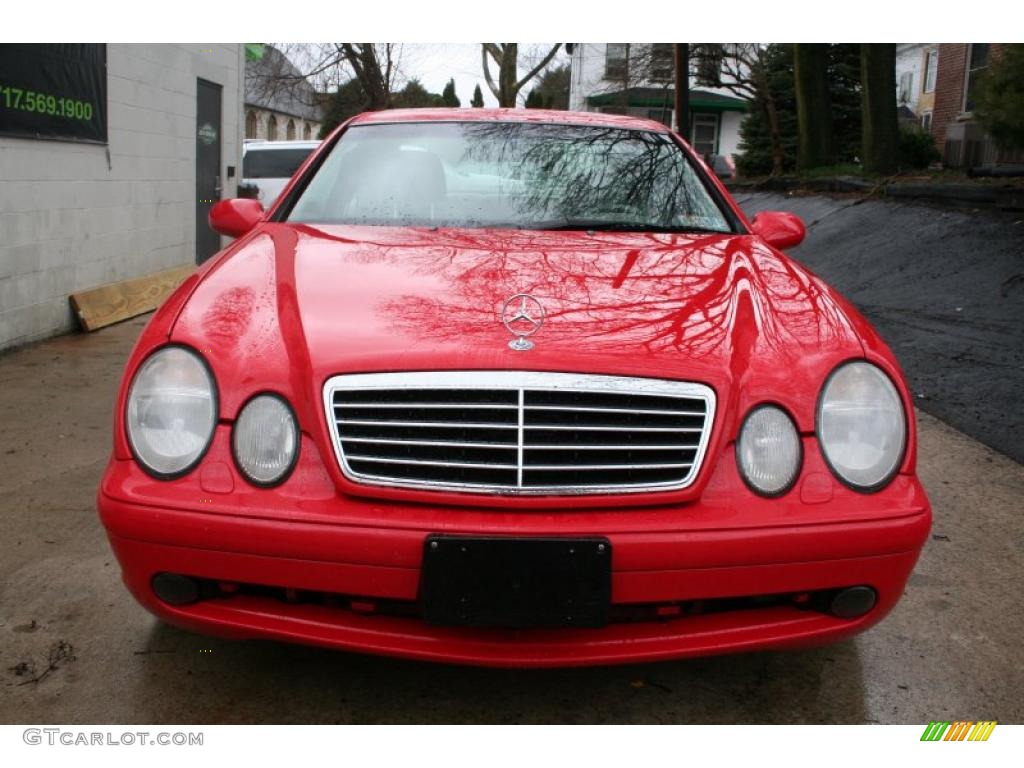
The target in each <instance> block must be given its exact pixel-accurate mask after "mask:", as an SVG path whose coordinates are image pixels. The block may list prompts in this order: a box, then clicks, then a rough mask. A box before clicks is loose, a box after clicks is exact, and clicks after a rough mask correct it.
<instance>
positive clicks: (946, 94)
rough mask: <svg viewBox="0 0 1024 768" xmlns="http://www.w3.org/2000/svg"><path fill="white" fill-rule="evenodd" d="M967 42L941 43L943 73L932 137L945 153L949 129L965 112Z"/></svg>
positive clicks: (939, 78) (938, 83)
mask: <svg viewBox="0 0 1024 768" xmlns="http://www.w3.org/2000/svg"><path fill="white" fill-rule="evenodd" d="M969 48H970V46H969V45H968V44H966V43H943V44H942V45H940V46H939V72H938V75H937V76H936V78H935V108H934V110H933V112H932V138H934V139H935V144H936V146H938V148H939V151H940V152H941V151H942V149H943V146H944V144H945V141H946V129H947V128H948V127H949V126H950V124H951V123H954V122H956V121H957V120H959V119H960V118H961V116H962V113H963V102H964V75H965V72H966V69H965V68H966V66H967V51H968V49H969Z"/></svg>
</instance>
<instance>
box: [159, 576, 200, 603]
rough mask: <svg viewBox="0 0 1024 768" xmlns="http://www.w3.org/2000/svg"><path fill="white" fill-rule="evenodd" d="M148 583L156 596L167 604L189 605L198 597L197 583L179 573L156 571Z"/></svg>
mask: <svg viewBox="0 0 1024 768" xmlns="http://www.w3.org/2000/svg"><path fill="white" fill-rule="evenodd" d="M150 583H151V585H152V587H153V592H155V593H156V596H157V597H159V598H160V599H161V600H163V601H164V602H165V603H167V604H168V605H189V604H191V603H194V602H196V600H198V599H199V584H198V583H196V580H195V579H190V578H189V577H188V576H182V575H181V574H180V573H158V574H157V575H156V576H154V577H153V581H152V582H150Z"/></svg>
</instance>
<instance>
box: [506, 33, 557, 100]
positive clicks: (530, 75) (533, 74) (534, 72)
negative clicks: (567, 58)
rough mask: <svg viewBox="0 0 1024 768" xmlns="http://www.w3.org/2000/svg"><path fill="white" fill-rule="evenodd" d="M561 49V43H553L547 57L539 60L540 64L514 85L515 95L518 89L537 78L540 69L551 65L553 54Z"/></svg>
mask: <svg viewBox="0 0 1024 768" xmlns="http://www.w3.org/2000/svg"><path fill="white" fill-rule="evenodd" d="M561 47H562V44H561V43H555V47H554V48H552V49H551V50H550V51H548V55H547V56H545V57H544V58H543V59H541V62H540V64H538V65H537V66H536V67H534V68H533V69H531V70H530V71H529V72H528V73H527V74H526V77H524V78H523V79H522V80H520V81H519V82H518V83H516V93H519V91H520V89H522V87H523V86H524V85H526V84H527V83H528V82H530V80H532V79H533V78H534V77H536V76H537V73H538V72H540V71H541V70H542V69H544V67H546V66H547V65H548V64H550V63H551V60H552V59H553V58H555V54H556V53H558V49H559V48H561Z"/></svg>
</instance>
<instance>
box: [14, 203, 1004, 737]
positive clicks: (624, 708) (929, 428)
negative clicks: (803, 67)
mask: <svg viewBox="0 0 1024 768" xmlns="http://www.w3.org/2000/svg"><path fill="white" fill-rule="evenodd" d="M762 202H764V203H768V204H772V207H776V206H775V205H774V203H775V201H773V200H771V199H770V198H758V200H757V201H756V204H761V203H762ZM788 202H789V203H791V204H789V205H787V206H786V207H788V208H790V209H792V210H797V212H801V213H803V214H804V215H807V217H808V219H809V220H813V219H814V218H815V217H814V215H808V212H810V213H812V214H813V210H812V209H813V208H814V206H820V210H821V211H822V212H823V213H824V212H827V211H829V210H831V209H832V208H833V206H834V203H833V201H820V202H818V201H816V200H804V201H800V205H799V206H798V205H797V204H796V202H797V201H788ZM753 204H755V203H754V202H750V201H748V205H753ZM873 205H874V204H865V205H863V206H857V207H855V208H852V209H848V210H844V211H840V212H837V213H833V214H832V215H830V216H827V217H824V218H822V220H821V223H820V224H818V225H815V226H814V227H813V228H812V233H811V237H810V238H809V240H808V243H807V245H805V246H803V247H802V248H801V249H800V250H799V251H797V252H796V253H795V255H796V256H798V257H799V258H801V259H805V260H806V261H807V262H808V263H809V264H811V265H812V267H814V268H815V269H816V270H818V271H819V272H820V273H821V274H822V275H823V276H825V277H826V278H827V279H830V280H834V281H835V282H836V284H837V285H840V287H841V288H843V289H844V290H846V291H847V292H848V293H849V295H850V296H851V298H853V299H854V300H855V301H857V302H858V303H859V304H860V305H861V306H862V307H864V308H865V309H866V311H868V313H869V315H871V316H872V317H873V319H876V321H877V322H879V325H880V326H881V327H882V332H883V334H884V335H885V336H886V337H887V338H888V339H889V341H890V342H892V343H893V344H894V346H895V347H896V349H897V354H898V355H899V356H900V358H901V359H902V360H903V363H904V365H905V366H906V367H907V368H908V370H909V371H910V372H911V376H912V377H913V378H914V380H915V389H920V390H922V391H923V393H924V394H926V395H929V397H928V398H927V399H925V400H923V401H922V405H925V406H926V407H933V406H935V405H936V404H937V403H940V402H942V398H941V397H940V395H942V393H944V392H950V393H952V394H951V395H950V398H951V399H950V403H949V407H950V408H951V409H952V412H953V413H956V412H957V411H958V410H965V408H964V403H965V402H966V400H965V399H960V400H957V399H956V397H961V398H963V397H964V395H965V393H966V391H967V390H966V389H963V390H957V389H956V388H955V387H954V385H955V384H956V383H957V382H959V381H960V380H961V379H963V380H965V381H969V382H975V384H974V385H970V386H979V387H985V388H987V389H986V391H989V392H992V393H993V397H994V396H996V395H997V394H998V395H999V396H1000V397H1003V398H1007V399H1003V400H1001V401H1000V402H998V403H997V404H993V405H992V406H991V407H987V406H986V407H981V406H976V409H975V408H967V409H966V412H967V416H969V418H968V419H967V426H968V427H970V428H971V429H974V430H975V432H977V431H978V429H979V428H980V427H985V426H986V425H991V426H992V427H993V429H992V432H991V434H994V435H997V436H998V435H999V434H1003V435H1004V436H1006V437H1007V438H1009V437H1010V436H1012V435H1019V432H1018V431H1017V430H1019V427H1020V408H1019V407H1018V406H1016V402H1015V401H1014V400H1011V399H1008V398H1009V397H1010V394H1011V393H1012V392H1013V391H1014V390H1013V386H1012V384H1013V382H1012V381H1011V378H1012V377H1010V376H1009V375H1008V373H1007V371H1008V367H1009V366H1010V360H1011V359H1012V356H1010V357H1004V356H1002V355H1003V353H1001V352H1000V351H999V349H998V346H999V341H1000V340H1002V341H1003V342H1005V343H1006V344H1009V343H1010V342H1014V341H1015V342H1016V343H1017V347H1016V350H1017V351H1016V354H1017V357H1016V358H1015V359H1016V360H1017V361H1018V366H1019V360H1020V357H1019V354H1020V346H1019V343H1020V339H1021V336H1020V332H1019V330H1016V329H1015V327H1014V324H1015V323H1016V322H1017V320H1019V319H1020V318H1021V316H1022V315H1021V313H1020V312H1019V309H1020V307H1021V303H1020V302H1021V292H1020V291H1019V289H1015V288H1013V287H1012V283H1011V289H1010V292H1009V294H1008V295H1007V296H1006V297H1003V298H1001V299H997V298H995V297H996V296H999V295H1000V294H999V286H1000V285H1002V284H1003V282H1004V281H1005V279H1006V277H1007V276H1008V275H1007V274H1005V273H1006V271H1007V270H1008V269H1011V268H1012V259H1011V256H1012V254H1009V253H1008V252H1007V251H1008V250H1009V249H1010V248H1011V244H1012V243H1015V242H1016V243H1019V242H1020V241H1019V235H1018V234H1017V233H1018V232H1019V231H1020V230H1019V229H1012V227H1014V226H1015V225H1013V224H1012V223H1003V224H1001V225H998V226H997V225H996V224H979V225H978V226H984V227H985V228H986V230H985V231H986V232H987V234H986V236H985V237H984V238H981V239H980V240H979V241H978V242H976V243H974V244H973V245H972V244H971V243H969V242H967V241H964V240H959V241H958V242H959V243H960V246H959V247H957V248H953V247H952V246H949V249H948V250H949V251H950V252H951V253H957V254H961V253H963V254H966V255H961V256H958V257H957V258H959V259H960V261H958V262H957V263H958V264H959V265H960V266H959V267H958V269H960V270H963V271H961V272H959V273H958V274H959V277H958V278H957V280H955V281H953V284H952V285H950V286H949V288H948V292H946V291H947V289H945V288H943V289H942V290H940V289H939V287H938V286H941V285H945V283H943V279H944V278H943V279H940V276H939V275H938V272H939V270H938V269H937V268H936V267H935V266H934V264H933V262H930V261H925V264H924V265H923V266H922V264H920V263H919V261H920V260H925V259H926V256H925V255H919V256H918V257H917V258H916V259H915V258H911V257H910V255H907V257H906V258H902V259H897V258H896V257H893V259H892V260H891V261H886V262H885V263H884V264H881V265H878V266H873V265H872V262H871V260H870V259H869V258H868V257H867V256H866V255H865V254H867V253H869V252H870V251H871V249H872V248H877V247H880V245H881V244H882V242H883V240H885V238H883V236H882V235H881V234H880V233H877V234H876V233H875V232H874V231H869V228H871V227H879V226H880V225H881V224H880V222H881V221H886V220H888V221H890V222H891V226H894V227H897V228H899V227H903V226H907V224H906V222H907V221H908V220H916V219H918V218H921V219H922V220H923V221H929V222H930V221H932V219H933V218H934V217H935V216H936V215H937V214H935V213H934V212H932V211H929V210H927V209H925V210H924V211H920V212H919V211H914V210H912V211H909V212H908V211H900V212H890V211H886V210H884V209H882V210H874V209H873V208H872V207H869V206H873ZM801 207H802V208H803V210H801ZM862 216H863V217H865V218H864V219H863V220H862V219H861V218H860V217H862ZM847 217H849V218H847ZM844 220H846V221H848V222H850V224H851V226H852V228H851V229H849V230H848V232H847V237H848V238H853V237H857V238H861V239H860V242H859V244H857V243H853V242H848V243H844V239H843V237H842V236H841V229H842V222H843V221H844ZM959 221H962V220H961V219H959V218H957V219H951V220H950V222H947V223H942V219H941V218H939V219H938V223H935V224H934V226H935V227H938V228H939V229H938V231H937V232H935V233H932V234H929V233H930V232H932V230H931V229H930V228H929V227H931V226H932V224H928V225H927V226H925V225H922V226H923V232H922V233H921V234H920V235H918V236H917V237H914V236H911V235H910V234H908V235H906V236H904V235H903V234H893V235H892V236H891V237H890V238H889V239H888V240H889V241H891V242H892V243H903V244H904V245H905V246H906V247H909V246H910V245H911V244H913V243H914V242H922V243H923V244H924V245H925V246H926V247H925V252H926V253H930V252H932V251H935V250H937V249H938V248H939V247H940V246H942V247H946V246H945V245H943V243H945V241H946V240H948V239H949V238H952V237H953V232H955V231H956V230H957V227H958V226H962V224H961V225H958V224H957V222H959ZM970 221H973V220H970ZM900 222H903V223H900ZM1008 227H1009V228H1011V229H1010V230H1009V232H1010V234H1007V232H1006V231H1005V229H1004V228H1008ZM943 232H944V233H945V235H942V234H941V233H943ZM1014 238H1016V239H1014ZM990 244H991V246H990ZM989 247H991V248H992V252H991V253H990V254H989V255H988V256H987V257H984V258H983V257H982V256H981V255H980V254H981V252H982V251H985V249H987V248H989ZM1001 249H1006V250H1001ZM894 250H895V249H894ZM905 262H911V263H910V264H906V263H905ZM901 264H902V265H903V266H902V267H901ZM971 264H973V269H974V272H972V271H971V270H970V265H971ZM994 264H995V265H999V269H998V270H996V269H995V267H994V266H993V265H994ZM830 272H831V273H834V274H830ZM933 272H934V273H935V275H934V276H933V277H932V278H931V279H926V278H927V276H928V275H930V274H932V273H933ZM901 275H902V277H901ZM844 281H845V282H847V283H848V285H843V282H844ZM957 283H959V284H960V285H961V286H963V287H962V291H963V293H964V294H965V295H966V294H968V293H970V292H972V291H973V292H974V293H970V296H973V297H975V298H974V299H973V300H972V301H971V302H968V301H967V299H966V298H965V297H964V296H961V295H960V293H959V292H958V291H957V290H956V284H957ZM872 286H874V288H872ZM930 290H936V291H937V293H936V295H935V296H934V297H931V298H929V297H928V296H927V295H926V294H927V292H928V291H930ZM993 291H994V292H995V295H994V296H993V295H991V294H992V292H993ZM1015 291H1017V292H1016V293H1015ZM901 292H902V294H903V298H900V293H901ZM985 296H987V297H988V301H987V303H986V301H983V300H982V297H985ZM1000 301H1002V302H1003V303H999V302H1000ZM989 305H997V306H998V307H1002V308H1003V309H1001V310H999V311H996V309H994V308H993V307H992V306H989ZM957 306H961V307H962V310H961V312H956V307H957ZM928 307H932V308H933V311H932V312H931V314H930V315H929V317H930V318H932V319H930V320H928V321H927V322H925V321H923V320H921V319H919V318H918V317H917V314H915V313H925V314H927V313H926V312H925V310H926V309H927V308H928ZM1011 307H1015V308H1016V310H1011ZM901 311H902V314H901ZM1013 311H1016V314H1015V315H1014V314H1013ZM1004 312H1005V313H1007V314H1003V313H1004ZM875 315H877V317H876V316H875ZM908 318H909V319H908ZM936 318H937V319H936ZM960 318H963V319H962V320H961V319H960ZM982 318H984V320H982ZM144 321H145V318H140V319H136V320H133V321H129V322H127V323H123V324H121V325H119V326H115V327H112V328H109V329H106V330H103V331H100V332H98V333H95V334H91V335H88V336H66V337H61V338H57V339H52V340H50V341H46V342H43V343H40V344H35V345H32V346H29V347H26V348H24V349H21V350H17V351H14V352H11V353H7V354H3V355H0V461H2V464H3V468H4V471H3V472H0V722H3V723H22V722H31V723H35V722H70V723H99V722H108V721H112V722H123V723H154V722H166V723H199V724H201V723H221V722H225V723H261V722H300V723H301V722H334V723H377V722H402V723H453V722H485V723H523V722H531V723H534V722H536V723H548V722H556V723H729V722H754V723H758V722H765V723H801V722H811V723H862V722H883V723H889V722H896V723H926V722H928V721H929V720H935V719H946V720H954V719H958V718H962V719H972V720H978V719H995V720H998V721H999V722H1002V723H1006V722H1021V721H1024V698H1022V697H1021V696H1020V690H1021V688H1022V686H1024V651H1022V649H1021V644H1020V638H1021V636H1022V635H1024V608H1022V603H1021V600H1020V597H1019V591H1020V585H1021V584H1022V583H1024V508H1022V507H1024V501H1022V500H1024V467H1022V466H1021V465H1020V464H1019V463H1017V462H1015V461H1012V460H1011V459H1009V458H1007V457H1006V456H1005V455H1002V454H1000V453H997V452H996V451H993V450H991V449H990V448H988V447H986V446H984V445H982V444H980V443H979V442H976V441H975V440H972V439H971V438H969V437H967V436H965V435H964V434H962V433H961V432H958V431H957V430H954V429H952V428H950V427H949V426H947V425H945V424H943V423H942V422H940V421H939V420H937V419H935V418H932V417H931V416H928V415H925V414H921V415H920V418H919V421H920V438H921V440H920V450H919V463H920V474H921V477H922V480H923V482H924V484H925V486H926V487H927V489H928V491H929V495H930V497H931V500H932V503H933V505H934V512H935V526H934V529H933V533H932V538H931V541H929V543H928V546H927V547H926V548H925V551H924V554H923V555H922V559H921V561H920V562H919V564H918V567H917V569H916V571H915V573H914V575H913V576H912V577H911V582H910V586H909V587H908V591H907V594H906V596H905V597H904V599H903V600H902V601H901V602H900V604H899V605H898V606H897V607H896V609H895V611H894V612H893V613H892V614H891V615H890V616H889V617H888V618H887V619H886V620H885V621H883V622H882V623H881V624H880V625H878V626H877V627H875V628H873V629H872V630H870V631H868V632H867V633H865V634H863V635H861V636H859V637H857V638H855V639H854V640H851V641H848V642H845V643H841V644H839V645H835V646H831V647H826V648H821V649H817V650H812V651H804V652H792V653H755V654H743V655H737V656H724V657H717V658H709V659H698V660H692V661H684V662H664V663H657V664H643V665H636V666H623V667H611V668H589V669H572V670H547V671H527V672H520V671H501V670H488V669H473V668H463V667H454V666H446V665H439V664H427V663H419V662H407V661H398V660H393V659H386V658H375V657H369V656H362V655H359V654H349V653H339V652H334V651H327V650H321V649H315V648H306V647H301V646H294V645H286V644H281V643H273V642H262V641H260V642H255V641H253V642H229V641H224V640H218V639H213V638H206V637H202V636H199V635H195V634H192V633H189V632H185V631H181V630H178V629H174V628H171V627H167V626H164V625H161V624H159V623H158V622H157V621H156V620H155V619H154V618H153V617H151V616H150V615H149V614H147V613H146V612H145V611H144V610H143V609H142V608H140V607H139V606H137V605H136V604H135V603H134V601H133V600H132V599H131V598H130V596H129V595H128V594H127V592H126V591H125V590H124V588H123V587H122V586H121V584H120V578H119V573H118V568H117V564H116V562H115V561H114V559H113V557H112V555H111V553H110V550H109V547H108V546H107V542H106V539H105V536H104V534H103V531H102V528H101V526H100V524H99V521H98V520H97V518H96V514H95V510H94V505H93V497H94V493H95V489H96V485H97V483H98V480H99V477H100V474H101V472H102V470H103V467H104V464H105V462H106V458H107V454H108V451H109V445H110V423H111V409H112V404H113V398H114V393H115V388H116V386H117V382H118V380H119V378H120V375H121V370H122V367H123V365H124V361H125V359H126V357H127V354H128V351H129V349H130V346H131V344H132V342H133V341H134V339H135V337H136V336H137V335H138V333H139V330H140V329H141V327H142V324H143V322H144ZM947 326H948V328H949V329H951V330H948V331H944V330H942V329H943V328H945V327H947ZM946 337H948V340H947V341H946V342H945V343H943V341H942V340H943V338H946ZM956 345H958V346H956ZM954 346H956V349H969V350H972V351H971V356H970V357H969V358H965V359H963V360H961V361H960V366H961V369H960V373H955V372H954V371H953V370H944V371H943V372H941V373H938V372H934V369H935V368H936V367H939V366H941V367H942V368H943V369H951V368H952V362H951V361H952V358H953V356H954V355H955V354H956V349H954ZM1005 354H1006V355H1007V356H1009V355H1010V353H1009V352H1006V353H1005ZM929 359H933V362H932V363H930V364H929V362H928V361H929ZM979 360H980V361H982V362H980V363H979V362H976V361H979ZM974 367H980V368H981V371H979V372H973V371H972V369H973V368H974ZM930 371H933V372H931V373H930ZM958 386H959V385H958ZM963 386H964V387H967V386H969V385H966V384H965V385H963ZM1016 386H1018V387H1019V381H1018V382H1017V384H1016ZM958 392H959V393H960V394H959V395H958V394H957V393H958ZM1000 393H1003V394H1000ZM954 395H955V396H956V397H953V396H954ZM999 409H1002V412H1003V414H1004V418H1006V419H1007V420H1008V421H1009V422H1012V423H1008V424H1006V425H1004V426H1003V428H1002V429H1001V431H1000V430H999V429H996V428H995V427H997V426H998V424H997V422H998V417H997V415H996V413H995V411H997V410H999ZM979 413H980V414H981V417H979V415H978V414H979ZM982 417H984V418H982ZM972 419H973V421H972ZM986 434H987V433H986ZM979 436H981V435H980V433H979ZM994 442H995V441H994V440H993V443H994Z"/></svg>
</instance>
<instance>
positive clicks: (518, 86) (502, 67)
mask: <svg viewBox="0 0 1024 768" xmlns="http://www.w3.org/2000/svg"><path fill="white" fill-rule="evenodd" d="M561 47H562V44H561V43H556V44H555V45H554V46H552V47H551V49H550V50H549V51H548V52H547V54H546V55H545V56H544V57H543V58H542V59H541V60H540V62H539V63H538V64H537V65H536V66H535V67H533V69H531V70H530V71H529V72H527V73H526V75H525V76H523V77H522V78H520V77H519V43H481V44H480V56H481V59H482V63H483V70H484V80H486V81H487V87H488V88H490V89H491V93H493V94H494V98H496V99H497V100H498V106H499V107H514V106H515V105H516V100H517V99H518V97H519V92H520V91H521V90H522V89H523V88H524V87H525V86H526V84H527V83H528V82H530V81H531V80H532V79H533V78H535V77H536V76H537V75H538V74H540V72H541V70H543V69H544V68H545V67H546V66H547V65H548V64H550V63H551V60H552V59H553V58H555V54H556V53H558V49H559V48H561ZM489 60H493V62H494V65H495V66H496V67H497V68H498V81H497V82H495V81H494V77H493V76H492V75H491V68H490V63H489Z"/></svg>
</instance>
